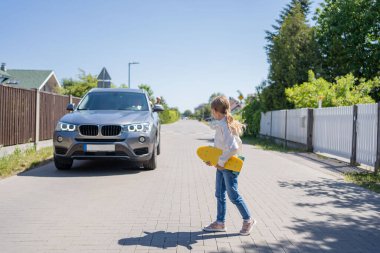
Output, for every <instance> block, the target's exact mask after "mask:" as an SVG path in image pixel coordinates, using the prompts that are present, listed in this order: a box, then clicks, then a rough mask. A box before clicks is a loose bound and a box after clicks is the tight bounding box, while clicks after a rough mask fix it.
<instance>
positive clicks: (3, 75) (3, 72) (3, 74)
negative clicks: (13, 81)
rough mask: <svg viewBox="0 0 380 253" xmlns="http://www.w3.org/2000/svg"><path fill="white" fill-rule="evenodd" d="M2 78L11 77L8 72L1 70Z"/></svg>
mask: <svg viewBox="0 0 380 253" xmlns="http://www.w3.org/2000/svg"><path fill="white" fill-rule="evenodd" d="M0 77H7V78H9V77H11V76H10V75H9V74H8V73H7V72H5V71H2V70H0Z"/></svg>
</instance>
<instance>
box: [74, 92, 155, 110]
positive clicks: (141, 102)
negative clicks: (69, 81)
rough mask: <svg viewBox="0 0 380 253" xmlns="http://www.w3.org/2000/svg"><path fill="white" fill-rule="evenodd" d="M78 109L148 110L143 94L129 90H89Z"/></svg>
mask: <svg viewBox="0 0 380 253" xmlns="http://www.w3.org/2000/svg"><path fill="white" fill-rule="evenodd" d="M78 110H128V111H148V110H149V107H148V102H147V99H146V96H145V94H142V93H130V92H91V93H88V94H87V95H86V96H85V97H84V98H83V100H82V102H81V103H80V104H79V106H78Z"/></svg>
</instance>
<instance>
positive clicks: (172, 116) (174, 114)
mask: <svg viewBox="0 0 380 253" xmlns="http://www.w3.org/2000/svg"><path fill="white" fill-rule="evenodd" d="M159 117H160V120H161V124H169V123H173V122H176V121H177V120H179V118H180V117H181V115H180V113H179V111H177V110H165V111H163V112H160V113H159Z"/></svg>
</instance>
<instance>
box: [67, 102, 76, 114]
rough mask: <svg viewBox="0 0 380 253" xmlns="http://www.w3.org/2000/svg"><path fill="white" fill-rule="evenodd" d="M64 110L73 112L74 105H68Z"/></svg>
mask: <svg viewBox="0 0 380 253" xmlns="http://www.w3.org/2000/svg"><path fill="white" fill-rule="evenodd" d="M66 110H68V111H71V112H72V111H74V110H75V104H68V105H67V107H66Z"/></svg>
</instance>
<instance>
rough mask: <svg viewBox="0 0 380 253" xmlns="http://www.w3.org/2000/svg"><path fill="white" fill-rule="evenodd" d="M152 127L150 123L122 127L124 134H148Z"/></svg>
mask: <svg viewBox="0 0 380 253" xmlns="http://www.w3.org/2000/svg"><path fill="white" fill-rule="evenodd" d="M151 129H152V125H151V124H150V123H134V124H128V125H124V126H123V131H124V132H144V133H147V132H150V130H151Z"/></svg>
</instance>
